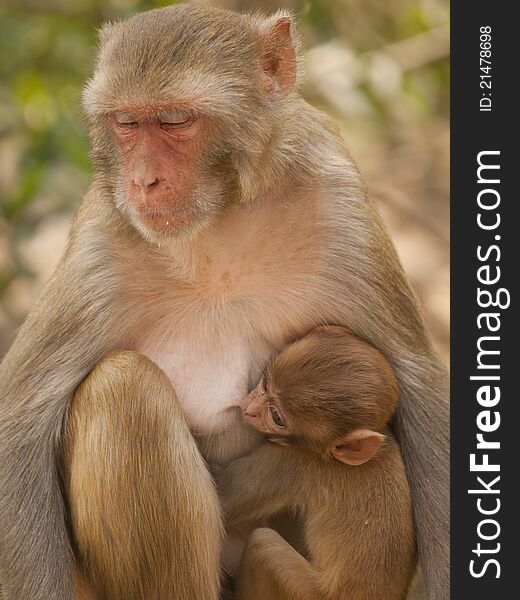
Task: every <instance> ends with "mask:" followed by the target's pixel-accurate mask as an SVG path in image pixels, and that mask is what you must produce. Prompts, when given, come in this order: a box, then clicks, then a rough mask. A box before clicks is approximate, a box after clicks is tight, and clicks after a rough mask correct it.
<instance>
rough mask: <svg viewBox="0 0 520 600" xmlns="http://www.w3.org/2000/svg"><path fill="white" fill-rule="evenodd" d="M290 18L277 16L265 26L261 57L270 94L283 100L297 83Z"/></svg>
mask: <svg viewBox="0 0 520 600" xmlns="http://www.w3.org/2000/svg"><path fill="white" fill-rule="evenodd" d="M291 26H292V21H291V18H290V17H288V16H275V17H274V18H272V19H269V20H268V21H267V23H266V24H265V25H264V28H263V33H262V50H261V52H262V54H261V57H260V60H261V66H262V70H263V75H264V82H265V86H266V89H267V91H268V93H269V94H270V95H272V96H276V97H278V98H283V97H285V96H287V94H288V93H289V92H290V91H291V90H292V89H293V88H294V84H295V82H296V49H295V46H294V42H293V39H292V36H291Z"/></svg>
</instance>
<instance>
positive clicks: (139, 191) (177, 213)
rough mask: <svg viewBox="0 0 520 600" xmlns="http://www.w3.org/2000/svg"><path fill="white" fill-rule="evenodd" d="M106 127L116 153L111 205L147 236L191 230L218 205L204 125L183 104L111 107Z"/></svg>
mask: <svg viewBox="0 0 520 600" xmlns="http://www.w3.org/2000/svg"><path fill="white" fill-rule="evenodd" d="M109 126H110V129H111V131H112V133H113V141H114V143H115V145H116V151H117V153H118V156H119V168H118V171H119V173H118V178H117V183H116V194H115V199H116V205H117V206H118V208H119V210H121V211H122V212H123V213H124V214H126V216H128V217H129V219H130V221H131V222H132V223H133V225H134V226H135V227H136V228H137V229H138V230H139V231H140V232H141V233H142V234H144V235H145V237H147V238H149V239H152V240H159V241H160V240H162V239H164V238H167V237H172V236H179V235H182V234H187V233H192V232H193V231H194V230H197V229H198V228H200V227H201V226H202V225H204V224H205V223H206V222H207V221H208V220H209V219H210V218H211V216H212V215H214V214H215V213H217V212H218V211H219V210H220V208H221V207H222V205H223V194H222V184H221V182H220V180H219V179H218V178H217V176H216V175H213V176H212V175H211V169H210V168H209V167H208V165H207V163H208V161H207V158H206V153H205V150H206V149H207V147H208V142H209V138H210V132H209V129H210V127H209V124H208V122H207V120H205V119H204V118H203V117H202V116H200V115H195V114H194V113H193V112H190V111H189V110H187V109H181V108H175V107H172V108H171V109H169V110H162V111H149V110H144V109H142V108H140V107H139V106H136V107H130V108H128V109H127V110H126V111H115V112H114V113H112V114H111V115H110V116H109Z"/></svg>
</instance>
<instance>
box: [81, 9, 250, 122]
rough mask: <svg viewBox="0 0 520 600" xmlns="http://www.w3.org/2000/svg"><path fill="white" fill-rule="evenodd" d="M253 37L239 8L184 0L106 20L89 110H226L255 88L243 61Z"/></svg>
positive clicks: (87, 94)
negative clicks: (122, 18) (109, 22)
mask: <svg viewBox="0 0 520 600" xmlns="http://www.w3.org/2000/svg"><path fill="white" fill-rule="evenodd" d="M217 16H218V18H216V17H217ZM252 39H253V37H252V29H251V25H250V23H249V22H248V21H247V20H246V19H244V18H243V17H241V16H240V15H237V14H234V13H228V12H227V11H220V10H217V9H210V8H204V7H194V6H188V5H181V6H176V7H168V8H166V9H159V10H154V11H149V12H147V13H143V14H141V15H138V16H136V17H133V18H132V19H129V20H128V21H122V22H120V23H115V24H112V25H107V26H105V27H104V28H103V29H102V30H101V32H100V50H99V56H98V63H97V67H96V70H95V72H94V75H93V77H92V78H91V79H90V81H89V82H88V83H87V85H86V87H85V89H84V93H83V104H84V108H85V110H86V113H87V115H89V116H95V115H97V114H105V113H107V112H112V111H114V110H118V109H120V108H121V107H130V106H136V107H146V106H153V107H154V108H157V109H161V108H165V107H168V106H172V105H178V106H182V105H189V106H190V108H194V109H197V108H199V109H200V110H201V111H204V112H207V111H210V112H211V111H216V112H221V111H222V110H228V111H230V110H232V109H233V107H236V105H237V103H238V102H239V101H240V100H241V99H243V98H244V97H248V96H250V95H251V92H252V80H253V79H254V73H251V69H244V66H247V65H248V64H249V65H251V64H252V63H253V62H254V44H253V41H252Z"/></svg>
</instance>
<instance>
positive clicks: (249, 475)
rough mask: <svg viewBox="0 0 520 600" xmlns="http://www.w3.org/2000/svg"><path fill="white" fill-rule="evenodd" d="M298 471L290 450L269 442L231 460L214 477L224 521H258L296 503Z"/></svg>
mask: <svg viewBox="0 0 520 600" xmlns="http://www.w3.org/2000/svg"><path fill="white" fill-rule="evenodd" d="M298 473H300V470H299V469H298V465H297V464H296V461H294V460H292V457H291V455H290V453H289V451H288V450H287V449H285V448H281V447H280V446H275V445H274V444H271V443H269V442H266V443H264V444H263V445H262V446H260V447H259V448H258V449H257V450H254V451H253V452H252V453H251V454H248V455H247V456H244V457H242V458H239V459H237V460H235V461H233V462H232V463H230V464H229V465H228V466H227V467H226V469H225V470H224V471H223V473H222V474H221V475H220V476H218V478H217V482H218V485H219V489H220V490H221V494H222V506H223V509H224V515H225V518H226V521H227V523H228V524H229V525H230V527H234V526H239V525H241V524H244V523H247V522H250V521H258V520H261V519H264V518H265V517H268V516H270V515H272V514H273V513H276V512H279V511H281V510H283V509H285V508H288V507H289V506H292V505H295V504H296V503H297V501H298V491H297V487H298V479H299V478H298ZM287 490H290V492H288V491H287Z"/></svg>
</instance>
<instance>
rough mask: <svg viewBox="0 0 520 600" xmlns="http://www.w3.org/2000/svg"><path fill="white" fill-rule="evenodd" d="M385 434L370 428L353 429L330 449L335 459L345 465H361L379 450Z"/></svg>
mask: <svg viewBox="0 0 520 600" xmlns="http://www.w3.org/2000/svg"><path fill="white" fill-rule="evenodd" d="M384 440H385V436H384V435H383V434H381V433H378V432H377V431H372V430H371V429H354V431H351V432H350V433H349V434H348V435H346V436H345V438H344V439H343V440H340V441H339V442H336V443H335V444H334V445H333V446H332V449H331V452H332V455H333V456H334V458H336V459H337V460H339V461H341V462H343V463H345V464H347V465H362V464H363V463H366V462H367V461H369V460H370V459H371V458H372V457H373V456H374V455H375V453H376V452H377V451H378V450H379V448H380V446H381V444H382V443H383V442H384Z"/></svg>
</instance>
